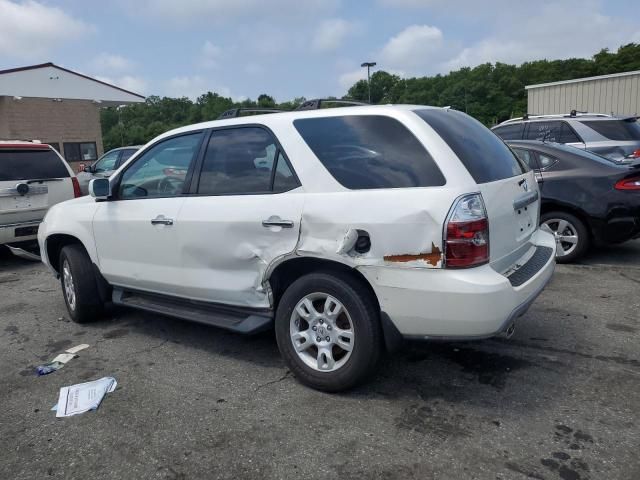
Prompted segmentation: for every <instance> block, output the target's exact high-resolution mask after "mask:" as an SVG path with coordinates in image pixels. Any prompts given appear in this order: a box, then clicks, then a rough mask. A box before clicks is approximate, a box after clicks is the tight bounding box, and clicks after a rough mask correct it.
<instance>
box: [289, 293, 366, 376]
mask: <svg viewBox="0 0 640 480" xmlns="http://www.w3.org/2000/svg"><path fill="white" fill-rule="evenodd" d="M289 331H290V335H291V342H292V343H293V347H294V349H295V351H296V353H297V354H298V357H300V359H301V360H302V361H303V362H304V363H305V364H306V365H307V366H308V367H310V368H312V369H314V370H316V371H319V372H334V371H336V370H338V369H339V368H341V367H342V366H344V365H345V364H346V363H347V361H348V360H349V357H350V356H351V352H352V351H353V346H354V340H355V334H354V333H355V332H354V328H353V322H352V320H351V316H350V315H349V312H348V311H347V309H346V308H345V306H344V305H343V304H342V303H341V302H340V301H339V300H338V299H337V298H335V297H333V296H331V295H329V294H326V293H320V292H316V293H310V294H308V295H306V296H305V297H304V298H302V300H300V301H299V302H298V303H297V305H296V307H295V308H294V309H293V312H292V313H291V319H290V325H289Z"/></svg>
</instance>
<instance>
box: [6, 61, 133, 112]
mask: <svg viewBox="0 0 640 480" xmlns="http://www.w3.org/2000/svg"><path fill="white" fill-rule="evenodd" d="M0 96H13V97H38V98H56V99H58V98H59V99H76V100H94V101H96V102H101V103H105V104H106V105H120V104H127V103H139V102H144V100H145V97H144V96H143V95H140V94H138V93H134V92H131V91H129V90H125V89H124V88H120V87H116V86H115V85H111V84H109V83H106V82H103V81H101V80H98V79H96V78H92V77H89V76H87V75H83V74H81V73H78V72H74V71H73V70H69V69H66V68H63V67H60V66H58V65H55V64H54V63H51V62H48V63H41V64H39V65H29V66H26V67H19V68H10V69H7V70H0Z"/></svg>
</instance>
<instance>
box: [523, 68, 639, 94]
mask: <svg viewBox="0 0 640 480" xmlns="http://www.w3.org/2000/svg"><path fill="white" fill-rule="evenodd" d="M630 75H640V70H634V71H633V72H622V73H611V74H609V75H599V76H597V77H584V78H574V79H572V80H562V81H559V82H549V83H538V84H537V85H527V86H525V87H524V88H525V89H526V90H531V89H532V88H542V87H552V86H555V85H565V84H567V83H580V82H590V81H593V80H605V79H607V78H616V77H627V76H630Z"/></svg>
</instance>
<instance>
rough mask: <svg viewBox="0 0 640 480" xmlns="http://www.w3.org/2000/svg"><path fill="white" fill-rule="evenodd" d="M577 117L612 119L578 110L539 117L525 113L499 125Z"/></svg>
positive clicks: (605, 115)
mask: <svg viewBox="0 0 640 480" xmlns="http://www.w3.org/2000/svg"><path fill="white" fill-rule="evenodd" d="M576 117H611V115H608V114H606V113H589V112H579V111H576V110H571V112H569V114H566V113H552V114H548V115H538V114H532V113H525V114H524V116H522V117H515V118H510V119H509V120H505V121H504V122H501V123H500V124H499V125H507V124H509V123H511V122H519V121H522V120H535V119H544V118H576Z"/></svg>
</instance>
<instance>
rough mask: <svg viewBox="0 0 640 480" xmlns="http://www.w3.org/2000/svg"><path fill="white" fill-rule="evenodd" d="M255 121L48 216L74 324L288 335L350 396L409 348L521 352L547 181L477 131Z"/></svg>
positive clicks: (98, 184)
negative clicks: (419, 343) (402, 345)
mask: <svg viewBox="0 0 640 480" xmlns="http://www.w3.org/2000/svg"><path fill="white" fill-rule="evenodd" d="M319 104H320V102H316V106H317V105H319ZM237 114H238V111H233V112H230V113H226V114H225V115H223V117H224V118H223V119H222V120H216V121H211V122H206V123H201V124H198V125H192V126H188V127H184V128H179V129H176V130H172V131H170V132H167V133H165V134H163V135H161V136H159V137H157V138H155V139H154V140H152V141H151V142H149V143H148V144H147V145H146V146H145V147H143V148H142V149H141V150H140V151H139V152H138V153H137V154H136V155H134V156H133V157H132V158H131V159H130V160H129V161H128V162H127V163H126V164H125V165H123V166H122V167H120V169H119V170H117V171H116V172H115V173H114V175H113V176H112V177H111V178H110V179H108V180H107V179H97V180H93V181H92V183H91V185H90V187H89V190H90V194H91V196H89V197H84V198H79V199H76V200H73V201H70V202H66V203H64V204H61V205H57V206H55V207H53V208H52V209H51V210H50V211H49V213H48V214H47V216H46V218H45V220H44V223H42V225H41V226H40V230H39V234H38V237H39V242H40V246H41V251H42V258H43V261H44V262H45V263H46V264H47V265H49V266H50V267H51V269H52V270H53V271H54V272H55V274H56V275H58V276H59V277H60V278H61V285H62V290H63V294H64V298H65V301H66V304H67V307H68V310H69V314H70V315H71V317H72V318H73V319H74V320H76V321H78V322H85V321H90V320H94V319H95V318H96V317H98V315H99V314H100V313H101V311H102V309H103V306H104V304H105V303H106V302H107V301H112V302H113V303H115V304H119V305H125V306H130V307H135V308H140V309H143V310H148V311H152V312H156V313H161V314H166V315H171V316H174V317H179V318H184V319H188V320H193V321H198V322H202V323H206V324H210V325H215V326H217V327H222V328H226V329H230V330H233V331H236V332H242V333H251V332H256V331H260V330H263V329H266V328H269V327H271V326H272V325H273V324H275V330H276V337H277V342H278V346H279V348H280V351H281V353H282V356H283V358H284V360H285V362H286V364H287V365H288V367H289V368H290V369H291V371H292V372H293V373H294V374H295V375H296V376H297V377H298V378H299V379H300V380H301V381H302V382H304V383H305V384H307V385H310V386H312V387H314V388H318V389H322V390H327V391H337V390H342V389H346V388H349V387H351V386H353V385H355V384H356V383H357V382H359V381H361V380H362V379H363V378H365V377H366V376H367V374H369V373H370V372H372V371H373V370H374V368H375V365H376V362H377V361H378V359H379V357H380V355H381V352H382V351H383V350H384V348H385V347H386V348H388V349H393V348H394V346H397V345H398V342H399V341H400V340H401V339H402V338H403V337H411V338H419V339H473V338H478V339H479V338H486V337H490V336H494V335H500V334H510V333H511V332H512V331H513V325H514V321H515V319H516V318H517V317H519V316H520V315H522V314H523V313H524V312H525V311H526V310H527V308H528V307H529V305H530V304H531V303H532V302H533V300H534V299H535V297H536V296H537V295H538V294H539V293H540V292H541V291H542V289H543V288H544V286H545V285H546V284H547V282H548V281H549V280H550V278H551V276H552V273H553V269H554V257H555V241H554V238H553V236H552V235H551V234H549V233H546V232H543V231H541V230H540V229H539V228H538V223H539V222H538V216H539V207H540V199H539V192H538V187H537V184H536V181H535V178H534V175H533V172H530V171H527V168H526V166H525V165H524V164H522V163H521V162H520V161H519V160H518V158H517V157H516V156H515V155H514V154H513V153H512V152H511V150H510V149H509V148H508V147H507V146H506V145H505V144H504V143H503V142H502V140H500V139H499V138H498V137H497V136H496V135H495V134H493V133H492V132H491V131H490V130H488V129H487V128H485V127H484V126H483V125H481V124H480V123H479V122H477V121H476V120H474V119H472V118H471V117H469V116H467V115H465V114H464V113H461V112H458V111H454V110H450V109H443V108H431V107H424V106H410V105H401V106H393V105H386V106H355V107H344V108H334V109H315V110H302V111H293V112H283V113H274V114H270V115H254V116H245V117H238V118H236V116H237ZM213 333H214V332H212V334H213Z"/></svg>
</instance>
